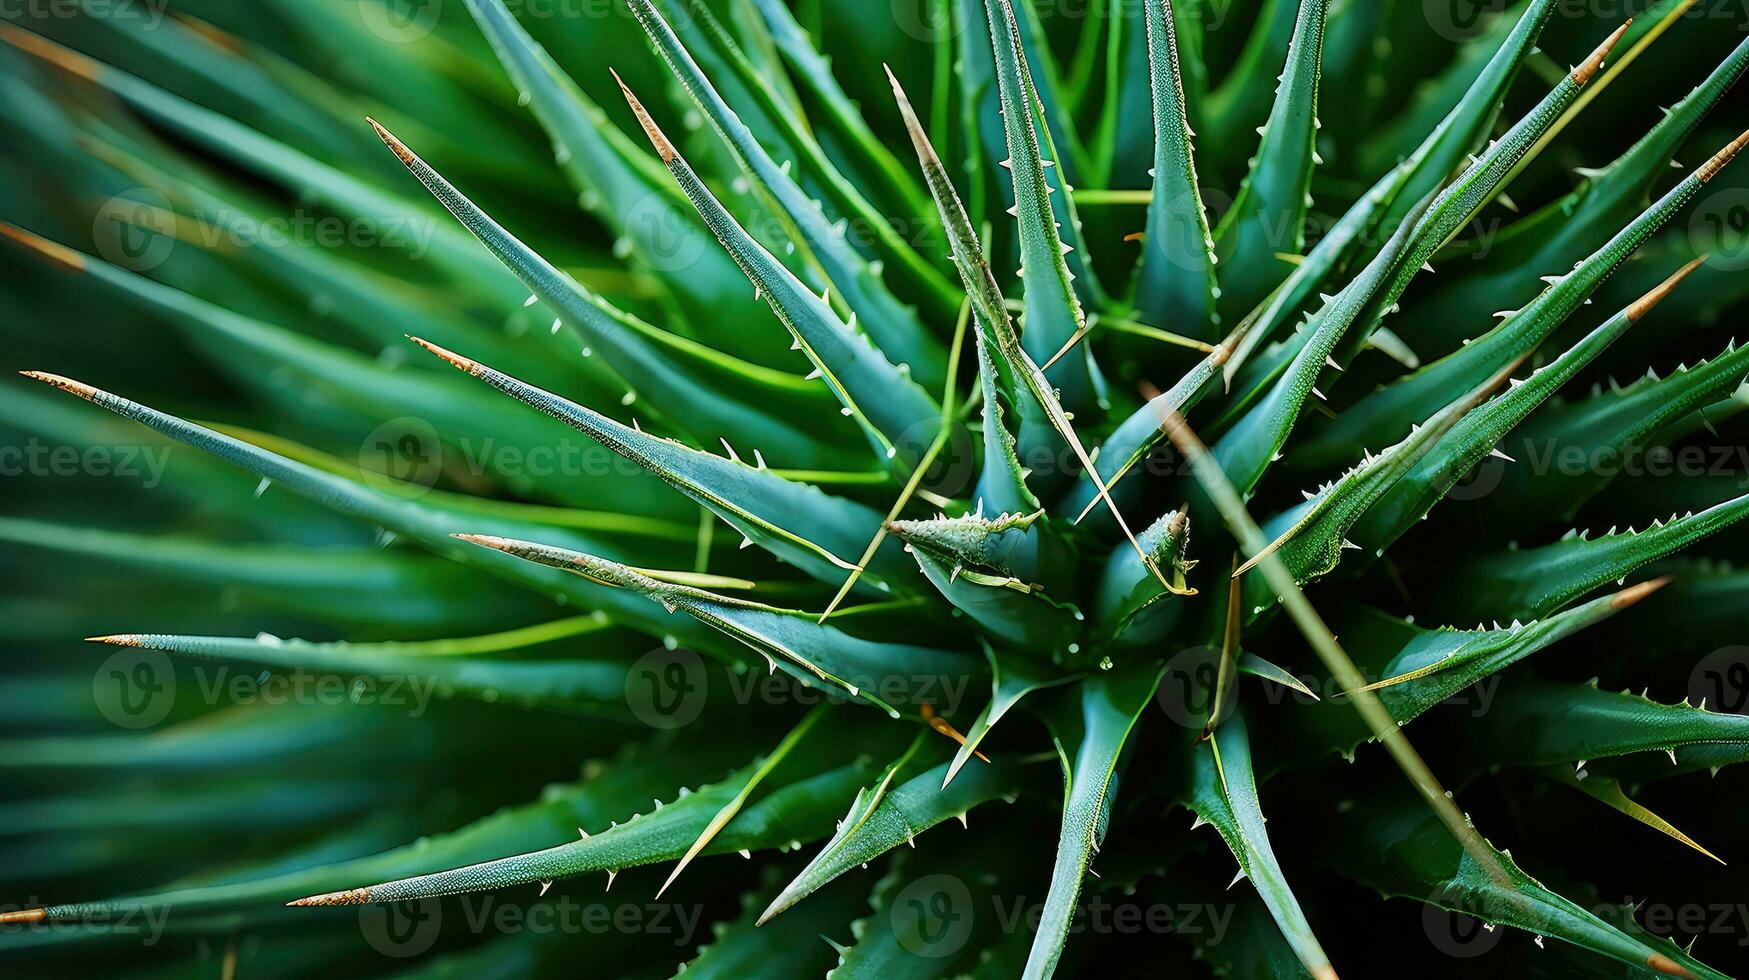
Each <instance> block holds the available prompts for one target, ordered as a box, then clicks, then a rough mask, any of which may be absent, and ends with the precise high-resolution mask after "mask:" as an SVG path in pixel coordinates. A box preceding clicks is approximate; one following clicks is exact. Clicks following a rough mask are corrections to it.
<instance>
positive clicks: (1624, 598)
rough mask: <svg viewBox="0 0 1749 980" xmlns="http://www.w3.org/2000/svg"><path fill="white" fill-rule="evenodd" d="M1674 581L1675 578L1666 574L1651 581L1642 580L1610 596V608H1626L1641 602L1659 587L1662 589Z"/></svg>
mask: <svg viewBox="0 0 1749 980" xmlns="http://www.w3.org/2000/svg"><path fill="white" fill-rule="evenodd" d="M1672 581H1673V578H1672V577H1671V576H1669V575H1665V576H1663V577H1661V578H1655V579H1652V580H1651V581H1649V582H1641V583H1639V584H1638V585H1632V586H1629V587H1628V588H1625V589H1623V590H1621V591H1620V592H1617V593H1616V594H1615V595H1614V596H1612V597H1610V600H1609V608H1611V609H1626V608H1627V607H1629V606H1631V605H1633V604H1634V603H1636V602H1639V601H1640V600H1641V599H1644V598H1645V597H1647V596H1649V595H1651V594H1652V593H1654V592H1656V591H1658V590H1659V589H1662V588H1663V587H1664V586H1666V585H1669V584H1670V583H1671V582H1672Z"/></svg>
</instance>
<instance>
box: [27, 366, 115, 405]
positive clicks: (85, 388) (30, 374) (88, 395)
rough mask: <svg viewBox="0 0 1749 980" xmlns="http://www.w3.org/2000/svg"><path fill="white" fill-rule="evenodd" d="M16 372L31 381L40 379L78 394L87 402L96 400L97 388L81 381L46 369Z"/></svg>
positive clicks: (52, 385) (47, 383) (70, 392)
mask: <svg viewBox="0 0 1749 980" xmlns="http://www.w3.org/2000/svg"><path fill="white" fill-rule="evenodd" d="M18 373H19V374H22V375H24V376H25V377H27V378H29V379H31V380H32V381H41V382H42V383H43V384H46V385H49V386H51V387H55V388H59V389H61V390H62V391H65V392H67V393H68V394H73V395H78V396H79V397H80V398H83V399H85V400H86V401H88V402H90V401H96V400H97V389H96V388H93V387H91V386H90V385H88V384H85V383H84V382H82V381H74V380H73V379H72V378H65V377H62V376H61V375H58V374H50V373H48V372H47V371H20V372H18Z"/></svg>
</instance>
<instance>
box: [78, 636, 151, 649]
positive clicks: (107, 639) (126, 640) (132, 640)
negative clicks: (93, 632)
mask: <svg viewBox="0 0 1749 980" xmlns="http://www.w3.org/2000/svg"><path fill="white" fill-rule="evenodd" d="M85 642H86V643H107V644H109V645H110V646H116V647H139V646H145V643H144V641H143V639H142V638H141V636H140V634H138V633H117V634H115V635H113V636H87V637H86V638H85Z"/></svg>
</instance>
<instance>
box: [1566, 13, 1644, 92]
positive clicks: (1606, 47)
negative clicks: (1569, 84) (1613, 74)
mask: <svg viewBox="0 0 1749 980" xmlns="http://www.w3.org/2000/svg"><path fill="white" fill-rule="evenodd" d="M1633 23H1634V19H1633V18H1632V17H1629V18H1628V19H1627V20H1626V21H1624V22H1623V23H1622V25H1621V26H1620V27H1618V28H1616V29H1615V33H1613V34H1611V35H1610V36H1609V37H1607V38H1604V39H1603V43H1602V44H1599V45H1598V46H1597V50H1595V51H1593V52H1591V57H1589V58H1586V59H1585V60H1584V61H1582V62H1580V63H1579V67H1577V68H1575V69H1573V81H1574V82H1576V83H1578V84H1580V85H1584V84H1585V83H1586V82H1589V81H1591V76H1593V75H1595V74H1597V71H1598V69H1600V68H1602V67H1603V59H1605V58H1607V57H1609V53H1610V52H1611V51H1613V50H1614V49H1615V46H1616V43H1617V42H1618V41H1620V40H1621V38H1622V35H1623V34H1626V33H1627V32H1628V28H1629V27H1631V26H1633Z"/></svg>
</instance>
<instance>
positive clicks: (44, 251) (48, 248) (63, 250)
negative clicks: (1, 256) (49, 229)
mask: <svg viewBox="0 0 1749 980" xmlns="http://www.w3.org/2000/svg"><path fill="white" fill-rule="evenodd" d="M0 235H5V236H6V237H7V238H10V239H12V240H13V241H15V242H17V243H18V244H20V245H23V246H24V247H25V248H28V249H30V250H31V251H33V252H36V253H37V254H38V255H41V256H43V257H44V258H46V259H48V260H50V261H51V262H55V263H57V264H59V265H62V266H65V267H66V268H68V269H71V270H73V271H74V272H83V271H85V256H83V255H80V254H79V253H78V252H75V251H73V250H72V249H70V248H68V247H66V246H65V245H62V244H60V243H59V242H52V241H50V240H48V239H47V238H44V237H42V236H41V235H38V234H36V233H35V232H31V231H26V230H25V229H23V228H20V227H18V226H17V225H15V224H12V223H11V222H9V221H0Z"/></svg>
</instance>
